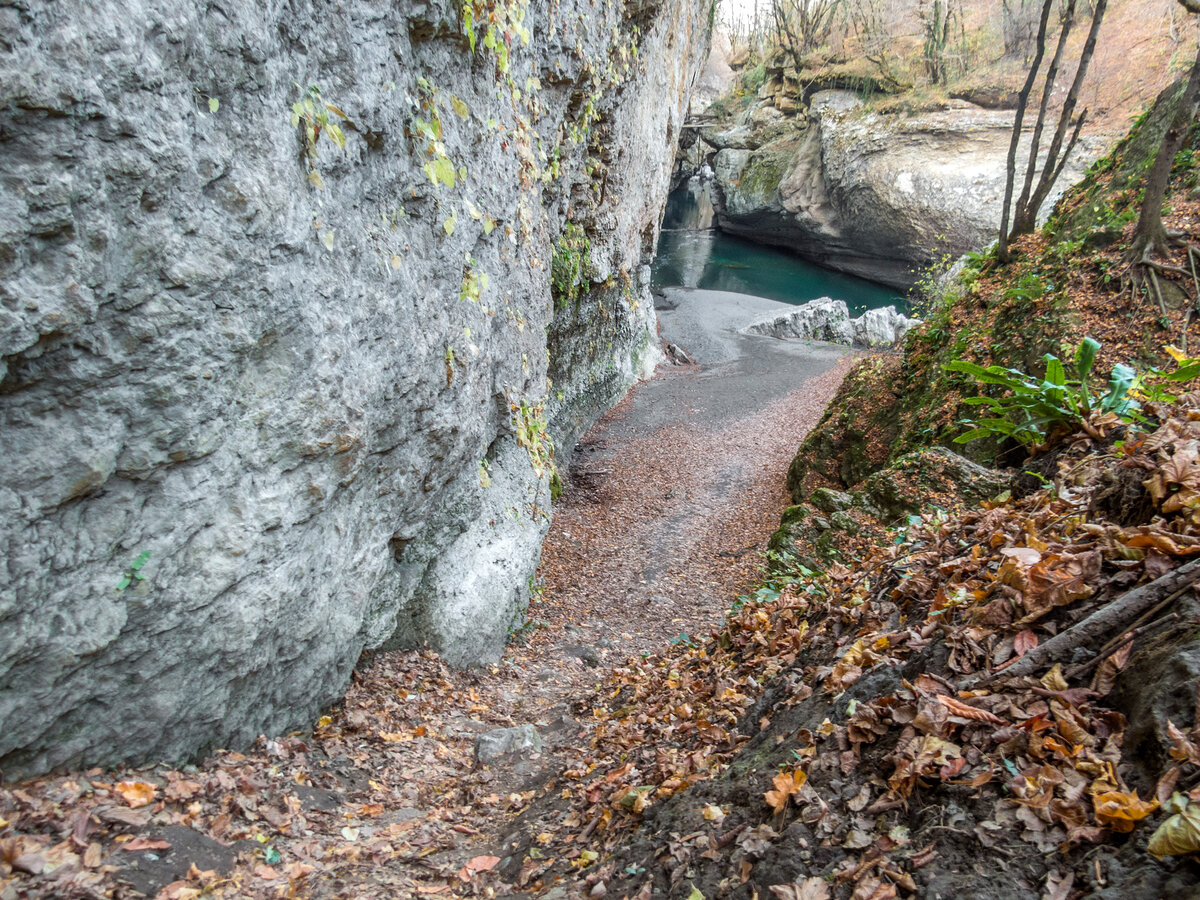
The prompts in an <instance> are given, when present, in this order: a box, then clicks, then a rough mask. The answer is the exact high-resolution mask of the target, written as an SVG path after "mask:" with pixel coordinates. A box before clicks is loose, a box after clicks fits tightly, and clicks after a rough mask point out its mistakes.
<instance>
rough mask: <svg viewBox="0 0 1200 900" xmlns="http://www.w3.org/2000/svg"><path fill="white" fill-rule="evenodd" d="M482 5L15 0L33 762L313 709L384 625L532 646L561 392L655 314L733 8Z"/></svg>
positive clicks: (4, 171)
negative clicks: (659, 248) (690, 103)
mask: <svg viewBox="0 0 1200 900" xmlns="http://www.w3.org/2000/svg"><path fill="white" fill-rule="evenodd" d="M471 13H472V18H473V20H474V23H475V28H474V32H475V46H474V48H473V49H472V47H471V46H470V41H469V40H468V38H467V36H466V35H465V31H466V29H464V26H463V15H464V14H463V6H462V5H461V4H458V3H450V2H445V3H442V2H436V0H424V2H422V0H413V2H393V3H377V2H367V0H343V2H341V3H335V2H322V0H294V2H266V3H253V4H251V3H237V4H217V3H197V2H187V0H141V2H139V0H126V2H122V3H108V4H104V3H97V4H89V5H87V7H86V8H84V7H79V6H77V5H75V4H52V3H18V4H10V5H7V6H4V7H2V8H0V35H2V37H0V185H2V186H3V191H4V194H5V202H4V203H3V204H0V512H2V514H3V515H2V516H0V567H2V568H0V770H2V771H3V773H4V776H5V777H16V776H20V775H23V774H29V773H33V772H38V771H43V770H45V769H47V768H49V767H51V766H54V765H60V764H78V763H105V762H114V761H117V760H131V759H149V758H163V757H178V756H180V755H184V754H189V753H194V752H198V751H202V750H203V749H205V748H208V747H211V746H214V745H235V744H237V743H239V742H245V741H248V740H251V739H253V738H254V737H256V736H257V735H258V734H260V733H272V732H280V731H283V730H287V729H290V728H293V727H297V726H302V725H304V724H305V723H307V722H310V721H311V719H312V717H313V716H314V715H315V714H316V713H317V711H318V709H319V708H320V707H321V706H322V705H323V704H327V703H329V702H331V701H332V700H334V699H336V698H337V697H338V696H339V695H340V692H341V691H342V689H343V688H344V685H345V683H346V680H347V678H348V677H349V673H350V670H351V668H352V666H353V665H354V663H355V661H356V659H357V658H358V656H359V654H360V652H361V651H362V650H363V649H364V648H370V647H379V646H418V645H424V644H429V645H432V646H434V647H435V648H437V649H439V650H440V651H442V652H443V653H444V654H445V655H446V656H447V657H448V658H450V659H451V660H452V661H454V662H456V663H459V664H468V663H472V662H479V661H484V660H489V659H495V658H496V657H497V656H498V654H499V651H500V648H501V646H502V643H503V640H504V637H505V634H506V631H507V629H508V628H509V627H510V626H511V624H512V623H513V622H514V621H515V620H517V619H519V616H520V614H521V610H522V609H523V605H524V603H525V602H526V600H527V597H528V584H529V580H530V576H531V575H532V573H533V569H534V566H535V564H536V560H537V554H538V551H539V547H540V542H541V538H542V536H543V534H544V531H545V528H546V523H547V510H548V509H549V498H548V486H547V485H548V478H549V466H548V464H547V459H546V457H547V453H548V449H549V448H548V445H547V444H546V443H545V437H546V435H547V429H548V430H549V433H550V434H554V433H556V432H557V433H558V436H559V439H560V441H561V442H567V441H573V440H574V437H575V435H576V434H577V433H578V431H579V430H580V429H581V428H582V427H584V426H586V424H587V423H588V422H589V421H590V420H591V418H592V417H594V416H595V415H596V414H597V413H598V412H599V411H600V410H601V409H603V408H604V407H605V406H606V405H608V404H610V403H611V402H613V401H614V400H615V399H616V398H617V397H618V396H619V395H620V393H621V392H622V391H623V390H624V389H625V388H626V387H627V386H628V385H629V383H631V381H632V378H633V377H634V375H635V373H636V372H637V370H638V369H639V368H640V367H641V366H642V365H643V364H644V363H645V361H646V357H647V354H648V353H650V348H651V347H652V346H653V342H652V341H651V340H650V335H651V333H652V331H653V312H652V305H651V303H650V302H649V300H648V297H647V295H646V283H647V281H648V278H647V274H646V270H645V269H644V265H645V264H646V262H647V261H648V258H649V253H650V252H651V250H652V248H653V244H654V238H655V236H656V234H655V232H656V229H657V222H658V218H659V214H660V211H661V206H662V203H663V201H664V199H665V192H666V188H667V181H668V178H669V168H670V163H671V156H672V152H673V142H674V138H675V135H676V133H677V131H678V127H679V124H680V123H681V121H682V116H683V114H684V112H685V110H686V106H687V97H688V93H689V90H690V87H691V84H692V82H693V80H694V78H695V73H696V71H697V69H698V67H699V66H700V65H701V64H702V62H703V55H704V51H705V47H706V44H707V40H708V34H707V29H708V22H709V10H708V7H707V4H705V3H700V4H697V3H695V2H693V0H640V2H627V3H624V4H622V3H620V2H608V3H605V2H592V0H554V2H542V0H534V2H532V3H530V4H529V6H528V7H525V6H523V5H522V4H521V2H520V0H512V2H509V3H505V2H504V0H478V2H476V3H475V4H474V6H473V7H472V8H471ZM526 39H527V40H528V43H526ZM313 86H315V87H316V88H317V89H319V92H320V94H319V97H318V96H317V94H316V93H315V92H314V91H312V90H310V88H311V87H313ZM306 97H307V99H308V100H309V102H310V103H311V104H312V105H311V108H306V107H305V106H304V100H305V98H306ZM296 103H300V104H301V105H300V107H299V109H298V113H299V118H300V121H299V122H298V123H297V122H296V121H295V118H296V117H294V116H293V104H296ZM325 104H330V106H326V105H325ZM310 109H311V111H310ZM306 119H307V120H308V121H306ZM310 125H311V126H312V127H309V126H310ZM330 125H336V126H339V127H340V130H341V132H342V133H343V134H344V138H345V147H344V149H343V148H341V147H339V146H338V143H339V142H338V141H337V140H335V138H336V137H337V133H336V131H335V130H334V129H332V128H330ZM314 136H315V138H316V139H315V141H313V140H312V138H313V137H314ZM568 221H570V222H572V223H575V224H576V225H577V227H578V228H580V229H581V230H582V231H583V232H584V233H585V234H587V235H588V238H589V243H590V253H589V259H588V267H587V270H586V272H584V273H583V276H582V277H581V278H580V279H579V281H580V286H581V288H582V290H581V292H580V297H579V299H578V302H577V303H575V305H574V306H572V307H569V308H568V307H563V306H562V305H561V304H559V309H558V314H557V315H556V314H555V303H554V301H553V300H552V298H551V292H550V287H549V281H550V271H551V261H552V258H553V256H554V248H555V246H556V244H558V243H559V242H560V236H561V235H562V234H563V232H564V228H565V227H566V225H567V223H568ZM548 345H549V346H548ZM548 368H553V382H552V384H550V385H549V386H548V384H547V371H548ZM548 389H549V390H548Z"/></svg>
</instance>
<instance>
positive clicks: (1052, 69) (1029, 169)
mask: <svg viewBox="0 0 1200 900" xmlns="http://www.w3.org/2000/svg"><path fill="white" fill-rule="evenodd" d="M1074 24H1075V0H1068V3H1067V9H1066V12H1065V13H1064V14H1063V17H1062V28H1061V29H1060V30H1059V32H1058V45H1057V46H1056V47H1055V48H1054V57H1053V58H1052V59H1051V60H1050V65H1049V67H1048V68H1047V69H1046V79H1045V82H1044V83H1043V86H1042V102H1041V104H1040V105H1039V106H1038V115H1037V121H1036V122H1035V123H1034V126H1033V138H1032V139H1031V141H1030V143H1029V162H1028V163H1027V164H1026V166H1025V184H1024V185H1023V186H1022V187H1021V196H1020V197H1018V198H1017V221H1016V223H1014V225H1013V231H1014V232H1016V233H1018V234H1019V233H1020V232H1019V230H1018V229H1019V228H1020V224H1019V223H1020V219H1021V210H1023V209H1025V208H1026V207H1027V206H1028V205H1029V196H1030V194H1032V193H1033V178H1034V175H1035V174H1036V173H1037V158H1038V152H1039V151H1040V150H1041V149H1042V131H1043V130H1044V129H1045V127H1046V112H1047V111H1048V110H1049V108H1050V98H1051V95H1052V94H1053V93H1054V82H1055V81H1057V80H1058V67H1059V64H1060V63H1061V62H1062V55H1063V48H1064V47H1066V44H1067V38H1068V37H1070V36H1071V26H1072V25H1074ZM1049 164H1050V161H1049V160H1047V165H1049Z"/></svg>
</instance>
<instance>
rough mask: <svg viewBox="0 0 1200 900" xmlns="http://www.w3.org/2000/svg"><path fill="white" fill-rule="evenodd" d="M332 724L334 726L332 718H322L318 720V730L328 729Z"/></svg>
mask: <svg viewBox="0 0 1200 900" xmlns="http://www.w3.org/2000/svg"><path fill="white" fill-rule="evenodd" d="M332 724H333V717H332V716H321V718H319V719H317V727H318V728H328V727H329V726H330V725H332Z"/></svg>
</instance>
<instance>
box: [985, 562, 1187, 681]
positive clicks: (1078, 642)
mask: <svg viewBox="0 0 1200 900" xmlns="http://www.w3.org/2000/svg"><path fill="white" fill-rule="evenodd" d="M1197 579H1200V559H1194V560H1192V561H1191V562H1189V563H1186V564H1184V565H1182V566H1180V567H1179V568H1177V569H1174V570H1172V571H1170V572H1168V573H1167V574H1165V575H1161V576H1159V577H1158V578H1156V579H1154V581H1151V582H1149V583H1148V584H1143V585H1141V586H1140V587H1136V588H1134V589H1133V590H1131V591H1128V592H1126V593H1125V594H1123V595H1121V596H1120V597H1118V598H1117V599H1116V600H1113V601H1112V602H1111V603H1108V604H1107V605H1105V606H1103V607H1101V608H1100V609H1098V610H1097V611H1096V612H1094V613H1092V614H1091V615H1090V616H1088V617H1087V618H1086V619H1084V620H1083V621H1081V622H1077V623H1076V624H1074V625H1072V626H1071V627H1070V628H1068V629H1067V630H1066V631H1063V632H1061V633H1060V634H1057V635H1055V636H1054V637H1052V638H1051V639H1050V640H1048V641H1046V642H1045V643H1044V644H1039V645H1038V646H1037V647H1034V648H1033V649H1032V650H1030V651H1029V652H1028V653H1026V654H1025V655H1024V656H1022V657H1021V658H1020V659H1018V660H1017V661H1016V662H1015V663H1013V664H1012V665H1011V666H1009V667H1008V668H1006V669H1005V670H1004V671H1003V672H998V673H993V674H991V675H986V676H984V677H983V678H980V679H976V680H975V682H974V683H976V684H986V683H988V682H991V681H993V680H996V679H998V678H1009V677H1012V678H1020V677H1021V676H1023V675H1031V674H1033V673H1034V672H1036V671H1037V670H1038V669H1040V668H1041V667H1042V666H1043V665H1046V664H1047V663H1049V662H1051V661H1052V660H1055V659H1062V658H1064V657H1066V656H1067V654H1069V653H1070V652H1071V651H1072V650H1074V649H1075V648H1077V647H1083V646H1086V645H1087V644H1089V643H1091V642H1093V641H1095V640H1097V639H1099V638H1102V637H1104V636H1105V635H1108V634H1111V633H1112V632H1114V631H1117V630H1119V629H1125V628H1126V627H1127V626H1128V625H1129V623H1130V622H1133V621H1135V620H1136V619H1138V618H1139V617H1140V616H1141V615H1142V614H1143V613H1146V612H1147V611H1151V610H1153V609H1154V607H1156V606H1159V605H1163V603H1164V598H1167V599H1170V600H1174V599H1175V598H1177V597H1178V596H1179V595H1181V594H1182V593H1183V592H1184V591H1186V590H1188V589H1189V588H1191V587H1192V586H1193V585H1195V583H1196V581H1197Z"/></svg>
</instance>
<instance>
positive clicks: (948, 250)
mask: <svg viewBox="0 0 1200 900" xmlns="http://www.w3.org/2000/svg"><path fill="white" fill-rule="evenodd" d="M1012 117H1013V113H1012V112H1005V111H989V110H984V109H978V108H966V109H949V110H944V111H941V112H935V113H925V114H922V115H917V116H912V117H909V118H902V117H900V116H882V115H878V114H875V113H868V112H866V111H864V110H863V109H861V104H860V103H859V101H858V100H857V98H855V97H854V96H853V95H851V94H847V93H846V92H841V91H828V92H822V93H818V94H817V95H815V96H814V98H813V100H812V103H811V104H810V108H809V112H808V115H807V117H801V118H798V119H793V120H791V121H790V128H789V129H788V130H787V131H785V132H784V133H778V129H779V126H778V125H775V126H773V127H772V128H771V129H770V130H769V131H767V132H766V133H765V134H763V133H761V132H760V130H758V129H755V128H753V127H747V126H745V125H739V126H737V127H735V128H733V129H731V130H728V131H724V132H717V131H714V132H712V133H711V134H710V132H709V131H706V132H704V133H703V134H704V136H705V139H706V140H707V139H708V138H709V137H710V136H711V138H712V140H711V141H710V143H711V144H712V145H713V146H714V147H717V148H718V149H719V152H718V153H717V156H716V163H715V170H716V180H715V184H716V186H717V199H718V204H717V210H718V218H719V223H720V226H721V228H722V229H724V230H726V231H730V232H732V233H734V234H741V235H744V236H747V237H750V238H752V239H754V240H757V241H760V242H762V243H768V244H775V245H779V246H783V247H787V248H789V249H791V250H793V251H795V252H797V253H799V254H800V255H802V256H804V257H806V258H808V259H812V260H814V261H816V262H819V263H821V264H822V265H826V266H828V267H830V268H833V269H838V270H840V271H845V272H851V273H853V274H856V275H861V276H863V277H866V278H870V279H873V280H875V281H880V282H883V283H885V284H889V285H892V286H895V287H900V288H908V287H911V286H912V284H913V283H914V282H915V281H916V277H917V273H918V272H919V270H920V269H921V268H922V267H923V266H925V265H927V264H928V263H929V261H930V260H931V259H933V258H935V257H937V258H941V257H943V256H947V255H948V256H950V257H951V258H953V257H957V256H960V255H961V254H963V253H966V252H968V251H971V250H979V249H982V248H983V247H986V246H987V245H988V244H990V243H991V242H992V241H994V240H995V238H996V232H997V230H998V228H999V224H1000V212H1001V205H1002V203H1003V198H1004V171H1005V157H1006V154H1007V152H1008V144H1009V140H1010V135H1011V128H1012ZM764 137H765V138H768V140H763V138H764ZM1102 151H1103V146H1102V142H1101V141H1099V140H1098V139H1090V138H1086V137H1085V138H1084V139H1083V140H1082V141H1081V142H1080V145H1079V147H1077V148H1076V151H1075V153H1074V154H1073V155H1072V158H1071V161H1070V162H1069V164H1068V165H1067V167H1066V169H1065V171H1064V172H1063V175H1062V176H1061V178H1060V179H1059V182H1058V185H1057V192H1056V193H1055V194H1054V195H1052V197H1051V198H1050V200H1048V201H1047V206H1046V208H1045V209H1044V212H1048V211H1049V207H1050V205H1051V204H1052V202H1053V201H1054V200H1055V199H1057V196H1058V193H1061V191H1063V190H1065V189H1066V188H1067V187H1069V186H1070V185H1071V184H1072V183H1073V182H1074V181H1075V180H1077V179H1078V178H1079V177H1080V176H1081V175H1082V173H1083V171H1084V170H1085V169H1086V167H1087V166H1088V165H1089V164H1090V163H1091V162H1092V161H1093V160H1094V159H1096V158H1097V157H1098V156H1099V155H1100V154H1101V152H1102ZM1023 153H1027V151H1023ZM1022 158H1024V156H1022Z"/></svg>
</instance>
